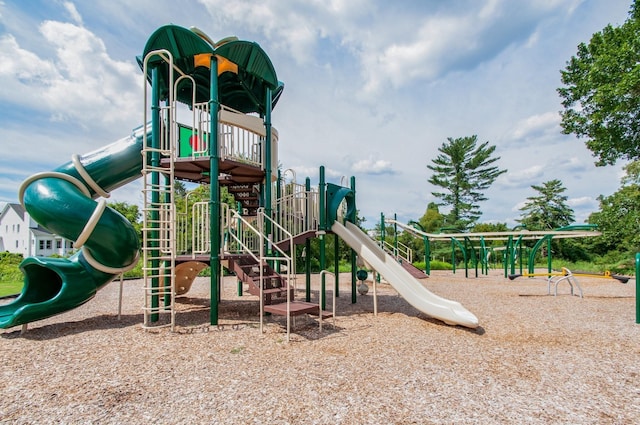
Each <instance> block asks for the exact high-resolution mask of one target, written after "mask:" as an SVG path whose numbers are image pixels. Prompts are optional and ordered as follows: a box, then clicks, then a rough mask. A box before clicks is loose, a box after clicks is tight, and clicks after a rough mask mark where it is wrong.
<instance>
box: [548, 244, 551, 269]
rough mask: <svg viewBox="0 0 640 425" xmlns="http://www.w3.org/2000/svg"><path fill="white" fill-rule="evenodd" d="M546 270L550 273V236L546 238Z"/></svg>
mask: <svg viewBox="0 0 640 425" xmlns="http://www.w3.org/2000/svg"><path fill="white" fill-rule="evenodd" d="M547 271H548V272H549V273H551V237H549V239H547Z"/></svg>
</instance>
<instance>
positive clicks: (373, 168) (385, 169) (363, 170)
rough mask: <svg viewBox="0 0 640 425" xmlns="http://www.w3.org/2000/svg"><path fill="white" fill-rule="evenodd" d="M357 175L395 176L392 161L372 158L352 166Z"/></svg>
mask: <svg viewBox="0 0 640 425" xmlns="http://www.w3.org/2000/svg"><path fill="white" fill-rule="evenodd" d="M351 171H353V172H354V173H356V174H395V173H396V172H395V171H394V170H393V166H392V164H391V162H390V161H387V160H384V159H374V158H372V157H369V158H365V159H360V160H358V161H356V162H355V163H354V164H353V165H352V166H351Z"/></svg>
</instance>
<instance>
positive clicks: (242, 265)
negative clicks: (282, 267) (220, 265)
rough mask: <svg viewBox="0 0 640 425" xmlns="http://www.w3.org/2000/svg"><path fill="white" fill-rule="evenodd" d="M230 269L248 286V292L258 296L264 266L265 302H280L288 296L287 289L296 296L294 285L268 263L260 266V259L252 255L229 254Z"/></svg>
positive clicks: (266, 303)
mask: <svg viewBox="0 0 640 425" xmlns="http://www.w3.org/2000/svg"><path fill="white" fill-rule="evenodd" d="M225 259H227V260H228V264H229V266H228V267H229V270H231V271H232V272H234V273H235V275H236V276H237V277H238V279H240V280H241V281H242V282H243V283H246V284H247V286H248V292H249V293H250V294H251V295H255V296H257V297H259V296H260V267H262V285H263V286H262V288H263V289H262V296H263V297H264V304H265V305H270V304H274V303H280V302H282V301H283V299H284V300H286V298H287V290H289V291H290V294H289V296H290V298H293V297H294V291H293V287H291V286H289V285H288V284H287V282H286V280H285V279H284V278H283V277H282V276H280V275H279V274H278V273H276V271H275V270H273V269H272V268H271V267H270V266H269V265H268V264H263V265H262V266H260V265H259V264H258V261H257V260H256V259H255V258H253V257H252V256H250V255H227V256H225Z"/></svg>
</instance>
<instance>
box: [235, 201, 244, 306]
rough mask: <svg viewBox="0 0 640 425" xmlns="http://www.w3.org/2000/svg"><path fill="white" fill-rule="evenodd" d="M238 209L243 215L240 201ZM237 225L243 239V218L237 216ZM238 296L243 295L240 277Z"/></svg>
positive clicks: (239, 235) (237, 203)
mask: <svg viewBox="0 0 640 425" xmlns="http://www.w3.org/2000/svg"><path fill="white" fill-rule="evenodd" d="M236 211H238V214H240V215H242V203H240V202H236ZM236 224H237V226H236V228H237V229H238V232H239V234H238V237H239V238H240V240H243V239H242V238H243V236H242V233H240V232H242V220H241V219H240V218H237V222H236ZM238 296H239V297H241V296H242V280H240V279H238Z"/></svg>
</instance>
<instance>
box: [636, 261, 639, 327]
mask: <svg viewBox="0 0 640 425" xmlns="http://www.w3.org/2000/svg"><path fill="white" fill-rule="evenodd" d="M638 294H640V252H639V253H637V254H636V323H640V298H639V297H638Z"/></svg>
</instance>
